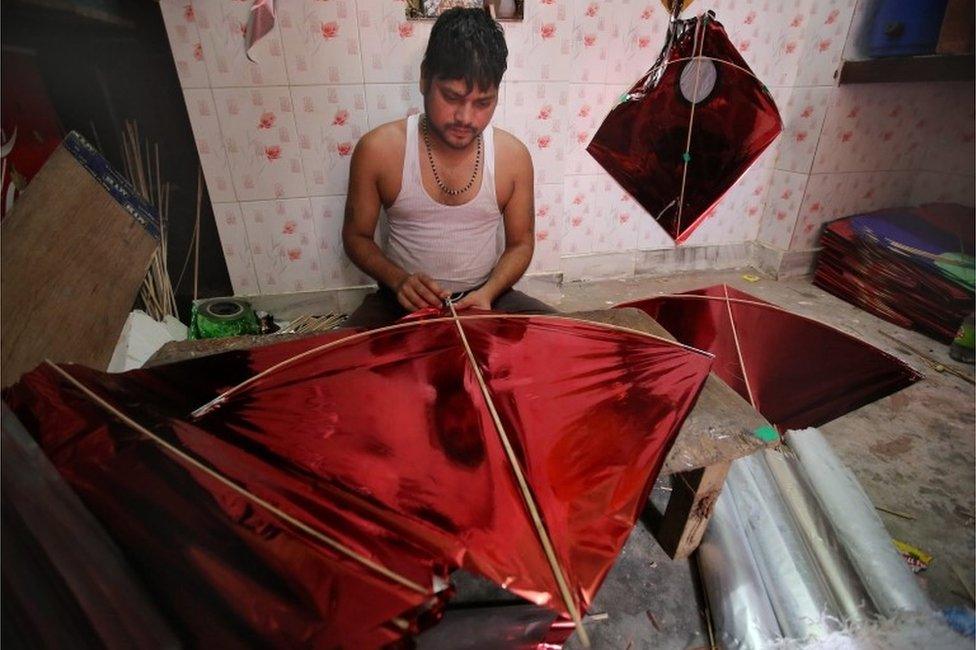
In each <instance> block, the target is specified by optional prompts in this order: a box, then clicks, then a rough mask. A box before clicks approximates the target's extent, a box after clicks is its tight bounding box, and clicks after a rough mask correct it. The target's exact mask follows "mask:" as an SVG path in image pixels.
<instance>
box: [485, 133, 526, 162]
mask: <svg viewBox="0 0 976 650" xmlns="http://www.w3.org/2000/svg"><path fill="white" fill-rule="evenodd" d="M494 137H495V157H496V158H500V159H501V160H502V161H503V162H504V163H506V164H515V165H526V164H528V165H531V164H532V157H531V156H530V155H529V150H528V148H527V147H526V146H525V145H524V144H523V143H522V141H521V140H519V139H518V138H516V137H515V136H514V135H512V134H511V133H509V132H508V131H506V130H505V129H500V128H498V127H497V126H496V127H495V136H494Z"/></svg>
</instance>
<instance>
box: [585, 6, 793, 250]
mask: <svg viewBox="0 0 976 650" xmlns="http://www.w3.org/2000/svg"><path fill="white" fill-rule="evenodd" d="M678 4H679V3H675V5H676V9H675V11H680V8H677V5H678ZM782 130H783V122H782V120H781V119H780V116H779V112H778V111H777V109H776V104H775V103H774V102H773V98H772V96H771V95H770V94H769V90H768V89H767V88H766V86H765V85H763V83H762V82H761V81H759V79H757V78H756V76H755V75H754V74H753V73H752V70H750V69H749V65H748V64H747V63H746V62H745V60H743V58H742V56H741V55H739V53H738V52H737V51H736V49H735V46H734V45H732V42H731V41H730V40H729V37H728V36H727V35H726V34H725V29H724V28H723V27H722V25H721V24H720V23H719V22H718V21H716V20H715V14H713V13H712V12H710V11H709V12H706V13H704V14H702V15H700V16H697V17H695V18H691V19H688V20H678V19H677V16H676V14H675V15H674V16H672V18H671V23H670V27H669V30H668V37H667V41H666V43H665V46H664V49H663V50H662V52H661V55H660V57H659V58H658V61H657V63H656V64H655V65H654V66H653V67H652V68H651V69H650V70H648V71H647V73H646V74H645V75H644V76H643V77H641V78H640V79H639V80H638V81H637V82H636V83H635V84H634V85H633V86H632V87H631V89H630V91H629V92H628V93H627V94H626V95H624V97H623V98H622V99H621V101H620V103H619V104H617V106H615V107H614V108H613V109H612V110H611V111H610V114H609V115H607V117H606V119H605V120H604V121H603V124H602V125H601V126H600V129H599V130H598V131H597V133H596V135H595V136H593V140H592V141H591V142H590V144H589V146H588V147H587V151H589V152H590V154H591V155H592V156H593V157H594V158H595V159H596V161H597V162H598V163H600V165H602V166H603V168H604V169H606V170H607V172H608V173H609V174H610V175H611V176H613V177H614V179H616V181H617V182H618V183H620V185H621V187H623V188H624V189H625V190H626V191H627V192H628V193H629V194H630V195H631V196H633V197H634V198H635V199H636V200H637V202H638V203H640V204H641V206H643V207H644V209H645V210H647V211H648V212H649V213H650V214H651V216H652V217H654V219H655V220H656V221H657V222H658V224H660V225H661V227H662V228H663V229H664V231H665V232H666V233H667V234H668V235H670V236H671V237H672V238H673V239H674V240H675V241H677V242H678V243H681V242H683V241H685V240H686V239H687V238H688V237H689V236H690V235H691V233H692V231H694V230H695V228H697V227H698V226H699V224H701V222H702V221H703V220H704V219H705V218H706V217H707V216H708V214H709V212H710V210H711V208H712V207H713V206H714V205H715V204H716V203H717V202H718V201H719V199H720V198H721V197H722V195H723V194H725V192H726V191H728V189H729V188H730V187H732V185H733V184H734V183H735V182H736V181H737V180H738V179H739V177H740V176H742V175H743V174H744V173H745V172H746V170H747V169H749V166H750V165H751V164H752V163H753V162H754V161H755V160H756V158H758V157H759V154H761V153H762V152H763V151H764V150H765V149H766V147H768V146H769V145H770V144H771V143H772V142H773V140H775V139H776V136H777V135H779V133H780V131H782Z"/></svg>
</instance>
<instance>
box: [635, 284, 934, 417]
mask: <svg viewBox="0 0 976 650" xmlns="http://www.w3.org/2000/svg"><path fill="white" fill-rule="evenodd" d="M618 307H635V308H637V309H642V310H643V311H645V312H646V313H647V314H649V315H650V316H651V317H652V318H653V319H655V320H656V321H657V322H658V323H660V324H661V326H662V327H664V329H666V330H668V331H669V332H670V333H671V334H672V335H674V337H675V338H676V339H678V340H679V341H681V342H682V343H686V344H688V345H691V346H694V347H696V348H700V349H702V350H707V351H709V352H711V353H712V354H714V355H715V364H714V367H713V369H712V370H713V371H714V372H715V374H716V375H718V376H719V377H720V378H721V379H722V380H723V381H725V383H727V384H728V385H729V386H730V387H732V389H734V390H735V391H736V392H737V393H739V395H741V396H742V397H744V398H745V399H747V400H749V403H750V404H752V405H753V407H754V408H755V409H756V410H757V411H759V412H760V413H762V414H763V415H764V416H765V417H766V419H767V420H769V422H771V423H772V424H774V425H776V426H777V427H778V428H779V429H780V430H781V431H786V430H789V429H805V428H807V427H816V426H820V425H822V424H824V423H825V422H829V421H830V420H833V419H835V418H838V417H840V416H841V415H844V414H845V413H848V412H849V411H853V410H854V409H856V408H859V407H861V406H863V405H865V404H868V403H870V402H873V401H874V400H876V399H879V398H881V397H884V396H885V395H890V394H891V393H893V392H895V391H897V390H900V389H902V388H904V387H905V386H908V385H911V384H912V383H914V382H915V381H917V380H918V379H919V378H920V375H919V374H918V373H916V372H915V371H914V370H912V369H911V368H910V367H909V366H907V365H906V364H904V363H903V362H901V361H900V360H898V359H896V358H895V357H893V356H891V355H890V354H887V353H885V352H883V351H881V350H879V349H877V348H875V347H873V346H871V345H868V344H867V343H865V342H864V341H861V340H859V339H856V338H854V337H853V336H851V335H849V334H845V333H844V332H841V331H840V330H838V329H835V328H833V327H830V326H829V325H824V324H823V323H819V322H817V321H815V320H811V319H809V318H805V317H803V316H799V315H797V314H793V313H791V312H789V311H786V310H785V309H783V308H781V307H778V306H776V305H773V304H771V303H768V302H765V301H763V300H759V299H758V298H755V297H753V296H750V295H749V294H747V293H745V292H742V291H738V290H737V289H733V288H732V287H729V286H727V285H724V284H723V285H716V286H712V287H706V288H704V289H698V290H695V291H688V292H686V293H679V294H672V295H668V296H660V297H658V298H650V299H648V300H639V301H635V302H629V303H625V304H622V305H618Z"/></svg>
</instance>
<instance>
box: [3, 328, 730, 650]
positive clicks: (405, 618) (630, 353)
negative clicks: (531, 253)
mask: <svg viewBox="0 0 976 650" xmlns="http://www.w3.org/2000/svg"><path fill="white" fill-rule="evenodd" d="M710 365H711V359H710V357H709V356H708V355H706V354H703V353H701V352H699V351H696V350H693V349H690V348H687V347H685V346H682V345H679V344H675V343H673V342H669V341H665V340H662V339H659V338H656V337H654V336H651V335H649V334H645V333H641V332H635V331H632V330H626V329H622V328H619V327H614V326H608V325H601V324H596V323H588V322H583V321H576V320H571V319H567V318H562V317H553V316H511V315H498V314H472V315H466V316H461V317H454V318H433V319H429V320H413V321H408V322H402V323H399V324H397V325H393V326H391V327H387V328H383V329H380V330H374V331H371V332H360V333H353V332H345V333H337V334H329V335H327V336H324V337H321V338H315V339H305V340H302V341H294V342H288V343H281V344H278V345H274V346H270V347H264V348H257V349H253V350H249V351H242V352H229V353H225V354H221V355H217V356H214V357H207V358H203V359H197V360H192V361H186V362H181V363H178V364H173V365H170V366H162V367H158V368H153V369H147V370H138V371H133V372H129V373H125V374H123V375H107V374H103V373H99V372H95V371H92V370H87V369H84V368H79V367H76V366H64V367H55V366H46V367H41V368H39V369H37V370H35V371H33V372H32V373H29V374H28V375H26V376H25V377H24V378H23V380H22V381H21V383H19V384H18V385H16V386H15V387H14V388H13V389H12V390H11V391H10V392H9V393H8V399H9V400H10V402H11V406H12V407H13V408H14V410H15V411H16V412H17V413H18V414H19V415H20V417H21V419H22V420H23V421H24V423H25V425H26V426H27V427H28V429H32V430H33V431H34V434H35V436H36V437H37V438H38V441H39V443H40V445H41V447H42V448H43V449H44V450H45V451H46V453H47V454H48V455H49V456H50V457H51V459H52V461H53V462H54V464H55V466H56V467H57V468H58V469H59V471H60V472H61V473H62V474H63V475H64V476H65V478H66V479H67V480H68V481H69V483H71V484H72V486H73V487H74V488H75V489H76V490H77V491H78V492H79V494H80V495H81V497H82V499H83V500H84V501H85V502H86V503H87V504H88V505H89V507H90V508H91V509H92V510H93V512H94V513H95V514H96V516H97V517H98V518H99V519H100V520H102V522H103V524H104V525H105V526H106V528H107V529H108V530H109V531H110V532H111V533H112V534H113V535H114V536H115V537H116V539H117V541H118V542H119V543H120V545H121V546H122V547H123V548H124V549H125V550H126V551H127V553H129V554H130V556H131V557H133V558H134V561H135V562H136V563H137V564H138V569H139V570H140V572H141V573H142V574H143V575H144V576H145V577H146V581H147V586H148V588H149V589H150V590H151V591H152V592H153V593H155V594H156V596H157V598H158V599H159V601H160V602H162V603H164V608H165V609H166V611H167V612H168V613H170V614H171V616H172V617H173V619H174V621H173V625H174V627H175V628H177V629H179V630H181V631H182V632H183V634H184V635H185V636H186V638H187V639H192V640H194V642H195V643H196V642H197V641H203V640H205V641H207V642H215V643H218V644H219V645H221V646H226V645H228V644H229V643H230V644H233V643H236V642H238V641H239V640H240V639H242V638H247V639H249V640H251V641H255V640H260V641H261V642H263V643H267V644H277V645H287V646H320V647H356V648H359V647H375V646H376V645H379V644H380V643H386V642H389V641H390V640H393V639H396V638H397V637H399V636H402V635H405V634H409V633H412V632H416V631H417V629H418V628H419V627H420V626H421V625H422V624H423V623H422V621H423V618H424V616H426V617H427V618H436V615H437V612H438V609H439V607H440V605H441V604H442V603H443V600H444V599H445V598H446V596H447V594H446V593H444V592H442V591H440V590H439V587H438V579H439V578H445V577H446V576H447V573H448V572H449V571H451V570H453V569H456V568H458V567H463V568H465V569H467V570H469V571H472V572H474V573H478V574H480V575H482V576H485V577H488V578H489V579H491V580H493V581H495V582H496V583H497V584H499V585H502V586H504V587H506V588H507V589H509V590H511V591H512V592H514V593H516V594H519V595H521V596H523V597H525V598H526V599H528V600H530V601H532V602H534V603H537V604H540V605H545V606H547V607H550V608H551V609H554V610H556V611H557V612H559V613H560V614H562V615H564V616H565V617H567V618H569V619H572V620H575V621H576V622H577V624H578V622H579V620H580V619H581V617H582V614H583V613H584V612H585V610H586V608H587V607H588V605H589V604H590V603H591V602H592V599H593V597H594V594H595V592H596V590H597V589H598V587H599V585H600V584H601V582H602V581H603V579H604V577H605V576H606V574H607V572H608V571H609V570H610V568H611V565H612V564H613V562H614V559H615V558H616V555H617V554H618V553H619V551H620V549H621V547H622V546H623V544H624V542H625V540H626V538H627V536H628V534H629V532H630V530H631V528H632V526H633V524H634V522H635V520H636V517H637V516H638V514H639V513H640V512H641V510H642V508H643V506H644V504H645V502H646V499H647V495H648V492H649V490H650V487H651V485H652V483H653V481H654V478H655V477H656V476H657V474H658V471H659V470H660V467H661V464H662V463H663V461H664V458H665V456H666V453H667V451H668V449H669V447H670V445H671V443H672V441H673V439H674V437H675V435H676V433H677V431H678V429H679V427H680V425H681V422H682V421H683V419H684V417H685V415H686V414H687V412H688V410H689V409H690V407H691V406H692V404H693V402H694V400H695V398H696V396H697V394H698V391H699V390H700V388H701V385H702V383H703V381H704V379H705V377H706V376H707V374H708V371H709V367H710ZM205 403H206V406H204V407H203V408H197V409H196V412H195V413H196V417H195V418H194V417H189V416H188V415H187V414H188V413H190V411H191V410H193V409H194V408H195V407H199V406H200V405H201V404H205ZM106 409H109V410H106ZM577 629H578V630H581V628H580V627H579V626H578V625H577Z"/></svg>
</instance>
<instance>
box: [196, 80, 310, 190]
mask: <svg viewBox="0 0 976 650" xmlns="http://www.w3.org/2000/svg"><path fill="white" fill-rule="evenodd" d="M213 93H214V100H215V104H216V109H217V117H218V118H219V120H220V129H221V132H222V133H223V136H224V147H225V149H226V151H227V160H228V162H229V163H230V171H231V174H232V177H233V180H234V191H235V192H236V194H237V198H238V200H240V201H252V200H263V199H274V198H293V197H301V196H306V187H305V174H304V171H303V169H302V159H301V154H300V152H299V148H298V131H297V129H296V128H295V116H294V114H293V110H292V99H291V93H290V91H289V89H288V88H287V87H281V88H257V87H255V88H250V89H246V88H215V89H214V91H213Z"/></svg>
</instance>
